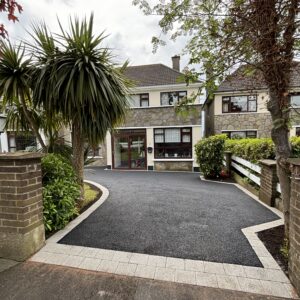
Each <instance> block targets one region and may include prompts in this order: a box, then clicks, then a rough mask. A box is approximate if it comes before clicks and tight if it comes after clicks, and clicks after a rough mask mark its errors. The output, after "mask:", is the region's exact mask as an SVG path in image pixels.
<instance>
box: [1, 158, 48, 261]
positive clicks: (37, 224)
mask: <svg viewBox="0 0 300 300" xmlns="http://www.w3.org/2000/svg"><path fill="white" fill-rule="evenodd" d="M41 157H42V155H41V154H39V153H6V154H0V257H2V258H8V259H13V260H18V261H23V260H25V259H27V258H28V257H30V256H31V255H32V254H33V253H35V252H36V251H37V250H39V249H40V248H41V247H42V246H43V245H44V242H45V230H44V224H43V202H42V175H41Z"/></svg>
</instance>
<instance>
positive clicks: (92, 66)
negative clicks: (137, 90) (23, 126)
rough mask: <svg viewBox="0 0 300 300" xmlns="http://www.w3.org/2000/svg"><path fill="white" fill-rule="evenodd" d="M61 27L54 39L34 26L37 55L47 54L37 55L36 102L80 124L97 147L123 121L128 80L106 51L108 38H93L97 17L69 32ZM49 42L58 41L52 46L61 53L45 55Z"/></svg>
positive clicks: (73, 26)
mask: <svg viewBox="0 0 300 300" xmlns="http://www.w3.org/2000/svg"><path fill="white" fill-rule="evenodd" d="M60 29H61V34H60V35H57V36H55V38H53V37H51V34H50V33H49V32H48V31H47V30H46V29H45V28H40V29H38V28H37V27H36V28H35V39H36V41H39V42H38V44H36V46H37V48H38V49H39V51H37V53H43V55H44V56H43V57H42V56H40V57H37V64H38V67H39V68H38V73H39V74H38V75H37V76H36V78H35V82H36V87H35V88H34V101H35V104H36V105H42V106H43V107H44V108H45V110H47V111H53V112H55V113H61V114H62V116H63V117H64V119H65V120H66V121H67V122H71V123H73V122H78V123H79V124H80V128H81V130H82V133H83V135H84V137H85V138H87V139H88V141H89V142H90V143H91V144H96V143H99V141H101V140H103V139H104V137H105V135H106V133H107V130H108V129H110V128H112V127H114V126H115V125H116V124H117V123H118V122H119V121H120V120H121V119H122V118H123V117H124V115H125V111H126V107H127V105H128V103H127V98H126V96H127V95H128V87H129V82H128V80H127V79H126V77H125V76H124V75H123V72H122V69H120V68H116V66H115V65H114V64H113V63H112V62H111V60H112V56H111V53H110V52H109V50H108V49H107V48H103V47H102V44H103V40H104V38H105V37H104V35H103V34H100V35H97V36H95V35H94V34H93V16H91V17H90V20H89V21H87V20H84V21H82V22H79V20H78V19H75V20H74V21H72V20H71V21H70V31H69V32H66V31H65V30H64V29H63V27H62V26H60ZM36 33H39V34H38V35H37V34H36ZM41 33H44V34H41ZM45 36H47V37H45ZM45 40H48V41H51V43H52V42H53V41H55V42H56V46H55V47H54V48H53V47H50V48H51V49H56V50H55V51H53V52H50V54H48V55H46V53H45V51H46V50H45V51H44V52H43V51H41V50H43V49H49V47H48V46H46V45H45V43H42V41H45ZM45 56H46V57H47V60H45V59H44V57H45Z"/></svg>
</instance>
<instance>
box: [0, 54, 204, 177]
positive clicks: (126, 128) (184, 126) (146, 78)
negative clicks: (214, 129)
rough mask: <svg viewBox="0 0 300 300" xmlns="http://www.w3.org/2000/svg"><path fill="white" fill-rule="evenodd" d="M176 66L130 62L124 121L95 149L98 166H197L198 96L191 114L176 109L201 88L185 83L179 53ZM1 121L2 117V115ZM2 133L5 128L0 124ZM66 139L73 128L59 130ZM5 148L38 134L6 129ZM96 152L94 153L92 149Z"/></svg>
mask: <svg viewBox="0 0 300 300" xmlns="http://www.w3.org/2000/svg"><path fill="white" fill-rule="evenodd" d="M172 61H173V68H170V67H168V66H165V65H163V64H152V65H141V66H132V67H128V68H127V69H126V75H127V77H128V78H129V79H131V80H132V81H133V82H134V83H135V87H134V88H133V89H132V90H131V95H130V98H129V102H130V103H131V108H130V109H129V110H128V112H127V115H126V118H125V121H124V123H123V124H122V126H120V127H119V128H116V129H115V130H114V131H113V132H108V133H107V136H106V139H105V141H104V142H103V144H101V145H99V147H97V148H96V149H93V150H92V151H91V156H92V157H93V159H94V163H93V164H94V165H98V166H106V167H107V168H109V169H137V170H174V171H175V170H176V171H178V170H181V171H198V165H197V163H196V159H195V153H194V145H195V144H196V143H197V142H198V141H199V140H200V139H201V136H202V126H201V109H202V105H201V104H200V97H198V96H197V97H196V101H195V102H194V103H193V104H191V105H189V106H188V107H189V113H188V114H186V115H183V114H178V112H176V111H175V106H176V103H178V102H179V101H180V100H181V99H184V98H186V97H192V96H193V95H196V94H197V93H198V90H199V87H200V82H198V83H193V84H189V85H186V83H185V81H184V76H183V74H182V73H181V72H180V57H179V56H174V57H173V58H172ZM0 125H1V120H0ZM0 132H1V128H0ZM61 136H62V137H63V138H64V140H65V141H66V142H70V141H71V134H70V131H69V130H67V129H62V130H61ZM1 145H2V151H8V152H14V151H19V150H26V149H28V147H31V146H37V142H36V139H35V137H33V136H28V135H26V136H24V135H21V134H16V133H15V132H9V131H4V130H2V133H1ZM92 152H93V153H92Z"/></svg>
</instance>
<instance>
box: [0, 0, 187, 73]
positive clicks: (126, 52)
mask: <svg viewBox="0 0 300 300" xmlns="http://www.w3.org/2000/svg"><path fill="white" fill-rule="evenodd" d="M18 3H19V4H21V5H22V6H23V12H22V14H21V15H19V16H18V17H19V22H16V23H15V24H14V23H12V22H9V21H8V20H7V17H6V16H5V15H4V14H1V15H0V23H4V25H5V26H6V29H7V30H8V32H9V37H10V39H11V40H19V39H22V38H24V37H25V38H29V37H28V34H27V33H26V30H29V29H30V25H31V23H32V22H38V21H41V20H44V21H45V22H46V24H47V25H48V26H49V28H50V29H51V30H52V31H53V32H57V31H58V25H57V17H58V18H59V19H60V21H61V23H62V24H63V26H64V27H65V28H67V27H68V22H69V17H70V16H71V17H74V16H77V17H79V18H84V17H85V16H87V17H88V16H89V15H90V14H91V12H93V13H94V26H95V32H96V33H101V32H102V31H105V34H106V35H108V38H107V39H106V44H107V46H109V47H110V48H113V49H114V50H113V53H114V54H115V55H116V60H117V62H119V63H122V62H124V61H125V60H127V59H128V60H129V62H130V65H141V64H151V63H163V64H165V65H168V66H171V65H172V62H171V57H172V56H174V55H180V54H182V53H181V51H182V48H183V47H184V40H179V41H177V42H175V43H174V42H173V41H169V42H168V43H167V46H164V47H160V48H159V49H158V51H157V52H156V53H153V52H152V50H153V47H152V44H151V38H152V36H154V35H159V34H160V33H161V31H160V28H159V26H158V21H159V17H157V16H145V15H144V14H143V13H142V11H140V9H139V8H138V7H136V6H133V5H132V0H85V1H82V0H18ZM187 61H188V57H187V56H182V55H181V69H183V68H184V67H185V66H186V64H187Z"/></svg>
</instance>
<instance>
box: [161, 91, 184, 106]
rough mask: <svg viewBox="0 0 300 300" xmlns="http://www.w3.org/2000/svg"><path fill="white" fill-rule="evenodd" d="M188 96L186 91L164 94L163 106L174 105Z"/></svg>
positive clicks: (162, 98)
mask: <svg viewBox="0 0 300 300" xmlns="http://www.w3.org/2000/svg"><path fill="white" fill-rule="evenodd" d="M186 96H187V93H186V91H183V92H164V93H160V104H161V105H163V106H164V105H174V104H176V103H178V102H179V101H180V100H182V99H183V98H185V97H186Z"/></svg>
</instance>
